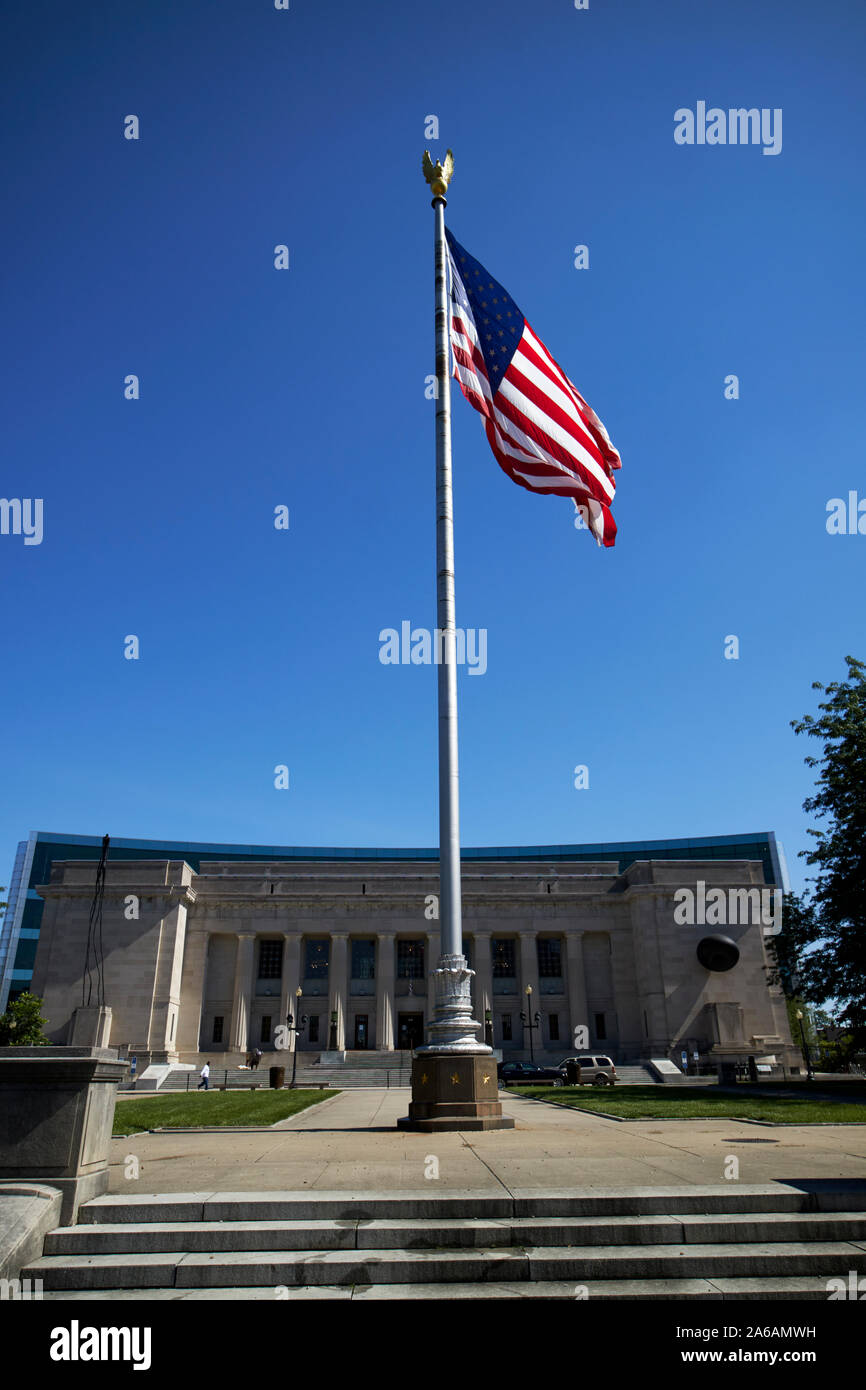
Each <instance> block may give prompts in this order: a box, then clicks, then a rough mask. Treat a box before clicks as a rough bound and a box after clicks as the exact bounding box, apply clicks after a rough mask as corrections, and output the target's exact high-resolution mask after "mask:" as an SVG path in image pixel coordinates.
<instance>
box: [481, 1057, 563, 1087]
mask: <svg viewBox="0 0 866 1390" xmlns="http://www.w3.org/2000/svg"><path fill="white" fill-rule="evenodd" d="M496 1074H497V1076H498V1077H499V1084H500V1086H561V1085H562V1084H563V1078H562V1072H561V1071H560V1070H559V1068H558V1067H540V1066H538V1064H537V1063H535V1062H500V1063H499V1065H498V1067H497V1068H496Z"/></svg>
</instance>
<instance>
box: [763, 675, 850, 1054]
mask: <svg viewBox="0 0 866 1390" xmlns="http://www.w3.org/2000/svg"><path fill="white" fill-rule="evenodd" d="M845 663H846V665H847V668H848V679H847V680H845V681H834V682H833V684H832V685H828V686H826V687H825V686H823V685H821V684H820V683H819V682H818V681H815V682H814V683H813V686H812V689H813V690H820V691H822V692H823V694H824V695H825V696H826V699H825V700H824V702H823V703H821V704H819V706H818V709H819V711H820V717H819V718H813V716H812V715H810V714H807V715H805V716H804V717H803V718H802V719H800V720H792V721H791V727H792V728H793V729H794V732H795V733H797V734H806V735H807V736H808V737H809V738H817V739H821V740H823V752H822V755H821V757H820V758H818V757H807V758H806V759H805V763H806V766H807V767H813V768H820V772H819V774H818V777H817V779H816V786H817V790H816V793H815V795H814V796H810V797H807V799H806V800H805V801H804V802H803V810H804V811H808V812H810V813H814V814H815V815H816V816H817V817H818V818H819V819H823V820H824V821H825V822H826V824H825V827H824V828H820V829H817V830H813V829H811V828H810V829H809V834H810V835H811V836H813V838H814V839H815V841H816V844H815V846H814V848H813V849H811V850H801V854H802V856H803V857H804V858H805V859H806V862H807V863H808V864H815V865H817V866H818V874H817V876H816V878H815V879H812V880H810V882H812V883H813V884H814V892H813V893H812V897H811V901H810V902H808V903H803V902H801V901H800V900H795V907H794V911H793V917H792V921H791V926H790V931H791V935H790V939H789V941H788V943H787V944H783V943H782V942H781V939H780V944H779V948H778V949H777V958H779V955H780V952H781V956H782V958H784V957H785V956H786V953H787V955H788V956H789V957H790V956H791V953H792V952H793V956H794V957H796V959H797V964H796V970H797V974H798V975H799V977H800V990H801V992H802V993H803V995H804V997H806V998H811V999H813V1000H814V1001H815V1002H816V1003H823V1002H825V1001H826V1000H829V999H833V1000H835V1001H837V1004H838V1007H839V1012H840V1017H841V1018H842V1019H843V1020H844V1022H845V1023H846V1024H847V1025H848V1026H850V1027H851V1029H852V1032H853V1038H852V1046H855V1047H856V1046H857V1045H858V1044H860V1043H861V1042H862V1039H863V1038H866V665H864V663H863V662H862V661H858V660H856V658H855V657H853V656H847V657H846V658H845ZM784 920H785V919H784V916H783V922H784ZM787 930H788V928H787V927H783V932H782V935H783V936H784V935H785V934H786V931H787ZM810 945H811V946H814V947H815V949H814V950H812V951H807V950H806V948H807V947H808V946H810ZM789 963H790V961H789Z"/></svg>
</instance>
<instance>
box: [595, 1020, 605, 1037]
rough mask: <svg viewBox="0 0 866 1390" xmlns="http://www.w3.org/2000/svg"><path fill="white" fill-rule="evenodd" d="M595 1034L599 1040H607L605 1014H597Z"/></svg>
mask: <svg viewBox="0 0 866 1390" xmlns="http://www.w3.org/2000/svg"><path fill="white" fill-rule="evenodd" d="M595 1036H596V1037H597V1038H598V1040H599V1042H605V1041H606V1040H607V1029H606V1028H605V1026H604V1014H596V1016H595Z"/></svg>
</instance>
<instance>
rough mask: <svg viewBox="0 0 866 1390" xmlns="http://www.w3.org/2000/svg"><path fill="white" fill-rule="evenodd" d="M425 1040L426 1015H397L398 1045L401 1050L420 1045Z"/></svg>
mask: <svg viewBox="0 0 866 1390" xmlns="http://www.w3.org/2000/svg"><path fill="white" fill-rule="evenodd" d="M423 1041H424V1015H423V1014H398V1015H397V1046H398V1048H399V1049H400V1051H401V1052H409V1051H411V1050H412V1048H415V1047H420V1046H421V1044H422V1043H423Z"/></svg>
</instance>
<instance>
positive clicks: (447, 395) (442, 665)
mask: <svg viewBox="0 0 866 1390" xmlns="http://www.w3.org/2000/svg"><path fill="white" fill-rule="evenodd" d="M423 169H424V175H425V178H426V179H427V182H428V183H429V184H430V188H431V191H432V193H433V199H432V207H433V215H434V223H435V268H436V270H435V279H436V300H435V305H436V312H435V327H436V626H437V640H436V643H435V650H436V654H437V661H438V673H437V682H438V712H439V922H440V939H441V947H440V950H441V954H440V957H439V962H438V965H437V968H436V970H435V972H434V974H433V980H434V984H435V988H436V1006H435V1009H434V1011H433V1017H432V1019H431V1021H430V1024H429V1030H428V1031H429V1033H430V1042H429V1044H428V1048H427V1049H418V1050H419V1051H426V1050H428V1049H429V1050H432V1051H436V1052H447V1053H489V1052H490V1051H491V1049H490V1048H489V1047H488V1046H487V1045H486V1044H485V1043H480V1042H479V1041H478V1036H477V1035H478V1033H479V1032H480V1025H479V1024H478V1023H476V1022H475V1020H474V1019H473V1018H472V997H471V981H472V974H473V972H472V971H471V970H469V968H468V967H467V964H466V957H465V956H464V954H463V914H462V905H461V887H460V786H459V773H458V758H457V633H456V626H455V604H454V503H453V492H452V486H451V374H450V370H449V367H450V331H449V321H450V309H449V286H448V245H447V242H446V240H445V204H446V199H445V191H446V189H447V187H448V183H449V181H450V179H451V175H452V173H453V170H454V158H453V155H452V153H451V151H450V150H449V151H448V153H447V155H446V158H445V163H444V164H442V163H440V162H439V161H438V160H437V162H436V163H435V165H434V164H433V161H432V160H431V159H430V156H429V155H428V154H426V153H425V157H424V163H423Z"/></svg>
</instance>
